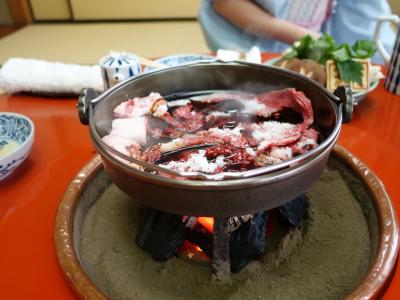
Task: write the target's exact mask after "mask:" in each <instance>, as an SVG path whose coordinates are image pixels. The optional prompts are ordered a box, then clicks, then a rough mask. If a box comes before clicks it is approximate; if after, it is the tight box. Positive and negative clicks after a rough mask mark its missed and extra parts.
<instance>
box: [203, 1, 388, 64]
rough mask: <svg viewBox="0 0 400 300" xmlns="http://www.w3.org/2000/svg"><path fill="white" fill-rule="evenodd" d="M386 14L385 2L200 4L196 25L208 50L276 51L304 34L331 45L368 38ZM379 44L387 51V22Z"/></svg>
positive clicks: (231, 2)
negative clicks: (323, 36)
mask: <svg viewBox="0 0 400 300" xmlns="http://www.w3.org/2000/svg"><path fill="white" fill-rule="evenodd" d="M390 14H391V10H390V6H389V4H388V3H387V1H386V0H336V1H335V0H202V5H201V8H200V13H199V21H200V24H201V26H202V29H203V33H204V36H205V39H206V41H207V44H208V46H209V47H210V49H211V50H212V51H216V50H218V49H232V50H237V51H248V50H249V49H250V48H251V47H252V46H258V47H259V48H260V49H261V50H262V51H268V52H276V53H280V52H282V51H284V50H285V49H286V48H288V47H289V45H291V44H293V42H295V41H297V40H298V39H300V38H301V37H302V36H304V35H306V34H309V35H311V36H313V37H314V38H318V37H319V36H320V35H321V34H322V33H328V34H330V35H332V36H333V38H334V39H335V41H336V43H337V44H342V43H349V44H353V43H354V42H355V41H356V40H363V39H364V40H365V39H366V40H372V38H373V34H374V29H375V25H376V20H377V18H378V17H379V16H385V15H390ZM381 40H382V41H383V43H384V45H385V48H387V50H388V51H391V50H392V48H393V42H394V33H393V30H392V29H391V28H390V26H389V24H385V27H384V28H382V33H381ZM373 60H374V61H379V58H378V56H375V57H374V59H373Z"/></svg>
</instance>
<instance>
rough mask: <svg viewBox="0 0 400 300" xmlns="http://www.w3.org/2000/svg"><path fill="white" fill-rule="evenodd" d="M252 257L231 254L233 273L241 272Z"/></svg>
mask: <svg viewBox="0 0 400 300" xmlns="http://www.w3.org/2000/svg"><path fill="white" fill-rule="evenodd" d="M251 261H252V259H251V258H250V257H236V256H231V257H230V262H231V272H232V273H239V272H240V271H241V270H243V268H244V267H245V266H247V265H248V264H249V263H250V262H251Z"/></svg>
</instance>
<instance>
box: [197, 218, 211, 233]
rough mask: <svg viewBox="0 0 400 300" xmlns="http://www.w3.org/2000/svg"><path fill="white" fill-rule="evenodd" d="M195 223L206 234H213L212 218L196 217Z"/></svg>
mask: <svg viewBox="0 0 400 300" xmlns="http://www.w3.org/2000/svg"><path fill="white" fill-rule="evenodd" d="M197 222H199V223H200V224H201V225H202V226H203V227H204V228H205V229H207V231H208V232H211V233H212V232H213V227H214V218H208V217H198V218H197Z"/></svg>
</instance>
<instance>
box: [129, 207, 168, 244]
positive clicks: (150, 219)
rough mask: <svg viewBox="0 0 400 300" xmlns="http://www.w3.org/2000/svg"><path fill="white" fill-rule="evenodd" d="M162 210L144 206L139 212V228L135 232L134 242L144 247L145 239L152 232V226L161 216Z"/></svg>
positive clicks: (146, 239)
mask: <svg viewBox="0 0 400 300" xmlns="http://www.w3.org/2000/svg"><path fill="white" fill-rule="evenodd" d="M161 214H162V212H160V211H159V210H156V209H153V208H145V209H144V210H143V212H142V213H141V218H140V223H139V230H138V233H137V234H136V240H135V241H136V244H137V245H138V246H139V247H140V248H145V246H146V243H147V241H148V240H149V238H150V236H151V235H152V234H153V230H154V226H155V225H156V223H157V221H158V219H159V218H160V217H161Z"/></svg>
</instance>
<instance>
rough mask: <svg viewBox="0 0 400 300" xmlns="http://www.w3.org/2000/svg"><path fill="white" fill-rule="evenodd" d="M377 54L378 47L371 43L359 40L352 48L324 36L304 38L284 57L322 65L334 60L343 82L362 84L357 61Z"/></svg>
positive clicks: (326, 35) (361, 69)
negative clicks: (315, 38) (307, 60)
mask: <svg viewBox="0 0 400 300" xmlns="http://www.w3.org/2000/svg"><path fill="white" fill-rule="evenodd" d="M375 52H376V47H375V45H374V44H373V42H371V41H367V40H359V41H356V42H355V44H354V45H353V46H352V47H350V45H349V44H346V43H345V44H341V45H337V44H336V43H335V41H334V39H333V37H332V36H330V35H328V34H324V35H323V36H321V37H320V38H319V39H317V40H314V39H313V38H312V37H311V36H310V35H306V36H304V37H302V38H301V39H300V40H299V41H297V42H295V43H294V44H293V46H292V47H291V48H290V49H289V50H288V51H287V52H286V54H285V55H284V56H283V57H284V58H285V59H289V58H294V57H297V58H299V59H311V60H314V61H316V62H318V63H320V64H325V63H326V61H327V60H329V59H332V60H334V61H335V62H336V64H337V67H338V70H339V75H340V78H341V79H342V80H343V81H346V82H357V83H359V84H361V83H362V72H363V68H362V65H361V64H360V63H359V62H357V61H356V60H355V59H366V58H370V57H371V56H373V55H374V54H375Z"/></svg>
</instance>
